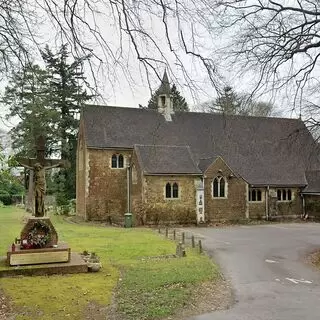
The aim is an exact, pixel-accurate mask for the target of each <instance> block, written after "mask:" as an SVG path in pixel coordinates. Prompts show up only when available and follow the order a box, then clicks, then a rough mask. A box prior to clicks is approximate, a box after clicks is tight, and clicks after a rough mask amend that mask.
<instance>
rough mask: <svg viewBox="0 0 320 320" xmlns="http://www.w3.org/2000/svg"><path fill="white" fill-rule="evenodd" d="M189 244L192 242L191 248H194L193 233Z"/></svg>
mask: <svg viewBox="0 0 320 320" xmlns="http://www.w3.org/2000/svg"><path fill="white" fill-rule="evenodd" d="M191 244H192V248H194V247H195V243H194V235H192V237H191Z"/></svg>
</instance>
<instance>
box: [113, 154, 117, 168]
mask: <svg viewBox="0 0 320 320" xmlns="http://www.w3.org/2000/svg"><path fill="white" fill-rule="evenodd" d="M117 167H118V159H117V155H116V154H113V155H112V160H111V168H117Z"/></svg>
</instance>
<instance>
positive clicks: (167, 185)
mask: <svg viewBox="0 0 320 320" xmlns="http://www.w3.org/2000/svg"><path fill="white" fill-rule="evenodd" d="M166 198H171V184H170V183H169V182H168V183H167V184H166Z"/></svg>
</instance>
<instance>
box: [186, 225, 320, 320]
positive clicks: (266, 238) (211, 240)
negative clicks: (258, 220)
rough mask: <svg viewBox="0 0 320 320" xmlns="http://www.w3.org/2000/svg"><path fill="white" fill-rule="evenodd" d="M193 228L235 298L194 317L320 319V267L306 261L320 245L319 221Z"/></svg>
mask: <svg viewBox="0 0 320 320" xmlns="http://www.w3.org/2000/svg"><path fill="white" fill-rule="evenodd" d="M189 231H192V232H194V233H195V234H198V235H202V236H203V237H204V238H205V239H204V244H205V245H204V246H205V248H206V249H207V250H208V251H209V253H210V254H212V255H213V257H214V258H215V260H216V261H217V262H218V263H219V264H220V266H221V268H222V271H223V273H224V275H225V276H226V278H228V279H229V280H230V281H231V284H232V286H233V289H234V292H235V300H236V302H235V304H234V305H233V306H231V308H230V309H229V310H225V311H218V312H214V313H211V314H205V315H201V316H197V317H193V318H190V319H193V320H209V319H210V320H211V319H213V320H225V319H230V320H231V319H232V320H238V319H239V320H240V319H241V320H280V319H281V320H319V319H320V271H318V270H316V269H315V268H313V267H312V266H310V265H308V264H306V263H305V262H304V257H305V255H306V253H307V252H309V251H310V250H313V249H315V248H319V247H320V224H314V223H306V224H295V223H293V224H277V225H261V226H239V227H230V228H224V229H214V228H203V229H202V228H197V229H189ZM205 298H206V297H203V299H205Z"/></svg>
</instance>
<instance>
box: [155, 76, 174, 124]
mask: <svg viewBox="0 0 320 320" xmlns="http://www.w3.org/2000/svg"><path fill="white" fill-rule="evenodd" d="M157 93H158V111H159V112H160V113H161V114H162V115H163V116H164V117H165V119H166V121H172V119H171V114H173V105H172V96H171V89H170V83H169V80H168V75H167V70H165V71H164V74H163V78H162V81H161V85H160V87H159V89H158V91H157Z"/></svg>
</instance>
